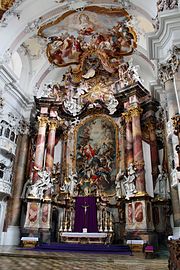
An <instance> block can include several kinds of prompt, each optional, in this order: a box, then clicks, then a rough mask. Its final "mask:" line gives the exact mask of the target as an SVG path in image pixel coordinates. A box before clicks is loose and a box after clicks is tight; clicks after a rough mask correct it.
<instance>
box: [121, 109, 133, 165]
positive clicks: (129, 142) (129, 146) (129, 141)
mask: <svg viewBox="0 0 180 270" xmlns="http://www.w3.org/2000/svg"><path fill="white" fill-rule="evenodd" d="M123 117H124V119H125V123H126V161H125V164H126V169H127V168H128V166H129V164H130V163H133V136H132V122H131V116H130V114H129V112H126V113H123Z"/></svg>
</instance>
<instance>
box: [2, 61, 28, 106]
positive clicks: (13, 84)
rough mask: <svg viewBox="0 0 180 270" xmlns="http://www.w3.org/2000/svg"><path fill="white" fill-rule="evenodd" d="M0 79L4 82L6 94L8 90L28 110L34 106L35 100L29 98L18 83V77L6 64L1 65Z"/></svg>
mask: <svg viewBox="0 0 180 270" xmlns="http://www.w3.org/2000/svg"><path fill="white" fill-rule="evenodd" d="M0 80H1V81H2V82H3V83H4V96H6V91H7V93H10V95H11V96H12V97H13V98H14V99H15V100H16V101H17V102H18V103H19V104H20V105H21V106H22V107H23V108H24V109H26V110H28V109H30V108H31V107H32V104H33V100H29V98H27V97H26V96H25V95H24V94H23V90H22V89H21V87H20V86H19V85H18V83H17V81H16V78H15V77H14V76H13V75H12V74H11V73H10V71H9V70H8V68H7V67H6V66H5V65H0Z"/></svg>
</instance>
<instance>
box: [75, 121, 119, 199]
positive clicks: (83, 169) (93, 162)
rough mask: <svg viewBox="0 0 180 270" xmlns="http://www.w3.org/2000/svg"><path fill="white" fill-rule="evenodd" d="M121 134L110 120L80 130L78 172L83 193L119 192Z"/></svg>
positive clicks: (77, 158) (78, 132)
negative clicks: (118, 162)
mask: <svg viewBox="0 0 180 270" xmlns="http://www.w3.org/2000/svg"><path fill="white" fill-rule="evenodd" d="M116 141H117V131H116V127H115V124H114V123H113V122H112V120H111V121H110V120H109V119H108V118H106V117H102V116H97V117H91V118H90V119H88V120H86V121H85V122H83V124H82V125H81V126H80V127H79V129H78V130H77V145H76V170H77V175H78V179H79V180H78V181H79V182H78V184H79V186H80V194H81V193H82V194H83V193H84V194H89V193H93V192H97V190H98V191H99V192H100V193H102V194H103V193H105V194H106V195H110V194H113V193H114V192H115V177H116V173H117V172H116V163H117V162H116V160H117V146H116Z"/></svg>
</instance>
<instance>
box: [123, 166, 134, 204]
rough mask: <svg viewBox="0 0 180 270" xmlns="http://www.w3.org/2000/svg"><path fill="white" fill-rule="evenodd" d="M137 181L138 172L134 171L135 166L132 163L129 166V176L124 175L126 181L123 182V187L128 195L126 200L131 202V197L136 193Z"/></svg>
mask: <svg viewBox="0 0 180 270" xmlns="http://www.w3.org/2000/svg"><path fill="white" fill-rule="evenodd" d="M135 180H136V172H135V169H134V165H133V164H132V163H131V164H129V167H128V173H127V176H126V175H124V180H123V186H124V190H125V194H126V197H125V198H126V199H127V200H129V197H130V196H132V195H134V194H135V193H136V192H137V191H136V187H135Z"/></svg>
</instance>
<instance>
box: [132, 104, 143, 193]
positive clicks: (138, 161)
mask: <svg viewBox="0 0 180 270" xmlns="http://www.w3.org/2000/svg"><path fill="white" fill-rule="evenodd" d="M129 113H130V115H131V117H132V134H133V157H134V166H135V168H136V173H137V177H136V190H137V195H144V194H145V193H146V190H145V172H144V158H143V149H142V133H141V123H140V114H141V113H142V109H141V108H140V107H138V106H137V107H132V108H130V109H129Z"/></svg>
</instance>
